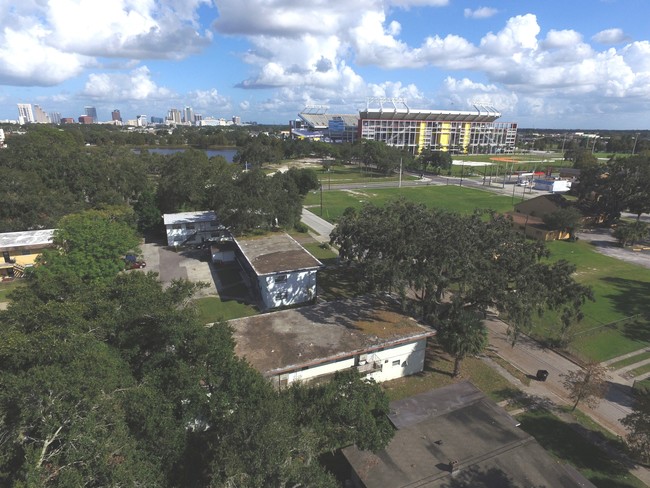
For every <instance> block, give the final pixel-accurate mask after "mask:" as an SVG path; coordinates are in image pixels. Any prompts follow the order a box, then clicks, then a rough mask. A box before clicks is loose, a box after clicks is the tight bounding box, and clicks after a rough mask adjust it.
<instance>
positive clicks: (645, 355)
mask: <svg viewBox="0 0 650 488" xmlns="http://www.w3.org/2000/svg"><path fill="white" fill-rule="evenodd" d="M646 359H650V352H642V353H640V354H635V355H634V356H630V357H629V358H625V359H622V360H620V361H616V362H615V363H612V364H610V365H609V369H614V370H616V369H621V368H624V367H625V366H629V365H631V364H634V363H640V362H641V361H645V360H646Z"/></svg>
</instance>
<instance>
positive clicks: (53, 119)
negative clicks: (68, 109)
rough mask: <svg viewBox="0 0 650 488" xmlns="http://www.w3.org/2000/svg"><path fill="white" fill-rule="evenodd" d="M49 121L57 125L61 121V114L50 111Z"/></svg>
mask: <svg viewBox="0 0 650 488" xmlns="http://www.w3.org/2000/svg"><path fill="white" fill-rule="evenodd" d="M50 122H52V123H53V124H56V125H59V124H60V123H61V114H60V113H59V112H50Z"/></svg>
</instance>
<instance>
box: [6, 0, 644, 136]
mask: <svg viewBox="0 0 650 488" xmlns="http://www.w3.org/2000/svg"><path fill="white" fill-rule="evenodd" d="M644 6H645V4H644V2H643V0H575V1H573V2H562V3H560V2H559V1H558V0H548V1H546V2H538V3H537V4H534V5H531V4H528V3H526V2H521V1H516V0H500V1H498V2H497V1H495V0H493V1H492V2H486V3H481V4H477V3H475V2H470V1H469V0H465V1H457V0H383V1H382V0H357V1H356V2H349V1H348V2H338V1H331V2H321V3H319V2H316V3H310V4H305V5H301V4H296V5H291V6H290V7H287V4H286V3H285V2H282V1H280V0H267V1H264V2H262V1H260V0H243V1H241V0H240V1H237V2H235V1H232V0H215V1H213V0H179V1H178V2H174V4H173V6H171V5H169V4H168V3H164V2H160V1H152V2H145V3H135V2H132V1H129V0H115V1H114V2H106V3H105V4H104V3H102V4H101V5H100V4H97V3H96V2H92V1H90V0H59V1H57V2H46V3H40V2H23V3H22V4H20V5H15V6H12V7H11V9H5V10H6V12H3V13H4V15H3V16H1V17H0V24H1V25H2V27H3V29H2V30H0V60H2V62H0V119H10V120H15V119H17V118H18V117H17V115H18V112H17V104H20V103H30V104H32V106H36V105H38V106H39V107H41V108H42V109H43V110H44V111H45V112H46V113H48V114H52V113H58V114H61V116H62V117H72V118H75V119H76V118H77V117H78V116H80V115H83V114H84V111H83V107H85V106H94V107H96V109H97V112H98V115H99V120H100V121H106V120H111V112H112V110H113V109H115V108H116V107H119V108H120V111H121V114H122V115H121V116H122V118H123V119H124V120H132V119H134V118H135V117H136V116H137V115H140V114H143V113H147V114H155V116H157V117H158V116H159V117H165V116H166V114H167V112H168V111H169V109H170V108H171V107H178V110H180V111H184V109H185V107H192V108H193V112H194V113H197V114H204V116H205V115H212V116H215V117H220V116H221V117H224V118H228V119H229V118H230V117H231V116H233V114H238V115H239V116H240V117H241V120H243V121H248V120H256V121H258V122H260V123H277V124H286V122H287V121H288V120H289V119H293V118H295V116H296V114H297V113H298V112H299V111H300V110H302V108H304V107H305V106H307V105H323V106H328V107H329V112H330V113H354V112H355V111H357V110H358V109H359V108H361V107H362V106H363V105H364V103H365V99H366V98H367V97H371V96H383V97H401V98H406V99H407V101H408V103H409V105H410V106H412V107H413V108H418V109H440V110H468V109H471V108H472V103H475V102H479V103H485V104H489V105H491V106H494V107H496V108H497V109H498V110H499V111H500V112H501V113H502V114H503V117H502V120H503V121H508V122H516V123H518V124H519V125H520V126H522V127H531V128H535V127H537V128H559V129H570V128H583V129H617V128H618V129H628V130H632V129H641V130H643V129H647V128H648V125H649V123H648V117H647V113H648V112H649V109H650V83H648V80H650V40H649V38H650V33H649V32H648V30H647V27H646V23H645V21H644V18H643V16H642V15H635V12H643V11H644V10H643V7H644ZM250 12H256V13H257V14H256V15H254V16H253V15H250ZM84 25H92V26H93V29H81V28H79V26H84Z"/></svg>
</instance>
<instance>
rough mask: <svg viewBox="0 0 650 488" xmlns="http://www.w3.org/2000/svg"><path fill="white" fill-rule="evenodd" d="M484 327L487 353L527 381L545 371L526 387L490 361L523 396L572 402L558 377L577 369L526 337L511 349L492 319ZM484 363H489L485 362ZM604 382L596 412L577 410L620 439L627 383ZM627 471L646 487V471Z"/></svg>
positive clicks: (649, 476) (613, 378)
mask: <svg viewBox="0 0 650 488" xmlns="http://www.w3.org/2000/svg"><path fill="white" fill-rule="evenodd" d="M485 324H486V326H487V328H488V334H489V339H490V349H491V350H492V351H493V352H494V353H495V354H497V355H498V356H500V357H502V358H503V359H504V360H505V361H507V362H508V363H510V364H512V365H513V366H515V367H516V368H517V369H519V370H520V371H522V372H523V373H525V374H527V375H529V376H531V377H534V376H535V374H536V372H537V370H539V369H545V370H547V371H548V372H549V376H548V379H547V380H546V381H545V382H541V381H537V380H535V379H532V380H531V382H530V385H528V386H527V385H525V384H523V383H522V382H521V381H519V380H518V379H517V378H515V377H513V376H512V375H511V374H509V373H508V372H507V371H505V370H503V368H500V367H498V365H495V364H494V362H493V361H492V363H493V364H492V366H493V367H495V366H496V367H497V369H499V370H500V371H499V372H500V373H501V374H502V375H503V376H504V377H506V378H507V379H509V380H510V381H511V382H512V383H514V384H515V385H516V386H517V387H518V388H519V389H520V390H522V391H523V392H524V393H525V394H526V395H527V396H529V397H532V398H535V399H537V401H538V402H540V403H548V402H551V403H552V404H556V405H572V403H573V402H572V401H571V400H570V398H569V395H568V392H567V390H566V389H565V388H564V386H563V385H562V377H561V375H562V374H565V373H567V372H569V371H576V370H578V369H580V366H579V365H577V364H575V363H574V362H572V361H570V360H569V359H567V358H566V357H564V356H562V355H560V354H558V353H556V352H554V351H552V350H550V349H546V348H544V347H542V346H541V345H540V344H539V343H537V342H535V341H534V340H532V339H530V338H529V337H527V336H522V337H520V338H519V339H518V341H517V344H516V345H515V346H514V347H513V346H511V343H510V341H509V338H508V335H507V329H508V326H507V325H506V324H505V323H504V322H502V321H501V320H499V319H498V317H496V316H494V315H490V316H488V319H487V320H486V321H485ZM488 362H491V361H489V360H488ZM608 380H609V385H608V389H607V393H606V395H605V398H603V399H602V400H601V401H600V404H599V405H598V406H597V407H596V408H593V409H592V408H589V407H587V406H586V405H584V404H580V405H579V408H580V410H581V411H582V412H584V413H585V414H587V415H588V416H589V417H591V418H592V419H593V420H594V421H595V422H597V423H598V424H599V425H601V426H602V427H604V428H606V429H607V430H609V431H610V432H612V433H613V434H615V435H617V436H621V437H624V436H625V435H626V434H627V431H626V430H625V428H624V427H623V425H622V424H621V422H620V420H621V419H622V418H623V417H625V416H626V415H627V414H629V413H630V412H631V411H632V409H631V407H632V402H633V398H632V396H631V390H632V388H631V381H630V380H629V379H625V378H623V377H621V376H620V375H619V374H617V372H615V371H614V372H611V373H610V377H609V379H608ZM631 471H632V473H633V474H634V476H636V477H637V478H639V479H640V480H642V481H643V482H644V483H646V484H647V485H648V486H650V471H648V470H647V469H646V468H644V467H642V466H635V467H633V468H632V469H631Z"/></svg>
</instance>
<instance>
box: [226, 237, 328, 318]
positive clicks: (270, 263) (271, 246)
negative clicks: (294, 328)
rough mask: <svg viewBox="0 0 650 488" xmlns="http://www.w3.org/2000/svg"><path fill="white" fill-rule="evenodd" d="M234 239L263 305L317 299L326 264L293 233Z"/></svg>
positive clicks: (265, 308) (277, 304)
mask: <svg viewBox="0 0 650 488" xmlns="http://www.w3.org/2000/svg"><path fill="white" fill-rule="evenodd" d="M235 243H236V244H237V247H238V257H239V262H240V264H241V265H242V267H243V268H244V271H246V274H247V275H248V277H249V279H250V281H251V282H252V284H253V293H254V294H255V295H256V296H257V298H258V299H259V300H260V302H261V304H262V309H264V310H269V309H272V308H278V307H285V306H290V305H297V304H300V303H305V302H310V301H312V300H315V299H316V275H317V272H318V270H319V269H320V268H322V267H323V264H322V263H321V262H320V261H319V260H318V259H316V258H315V257H314V256H312V255H311V253H309V252H308V251H307V250H306V249H305V248H304V247H302V246H301V245H300V244H298V242H297V241H296V240H295V239H293V238H292V237H291V236H289V235H288V234H285V233H272V234H267V235H264V236H254V237H246V238H239V239H235Z"/></svg>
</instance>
